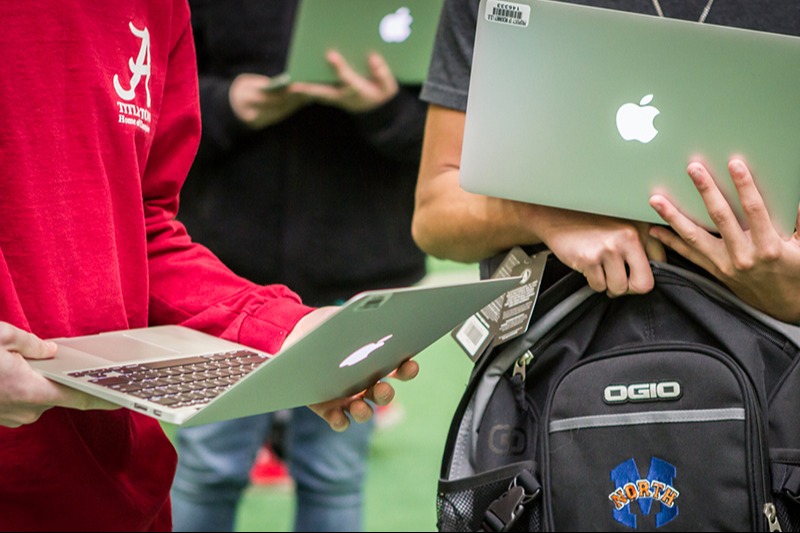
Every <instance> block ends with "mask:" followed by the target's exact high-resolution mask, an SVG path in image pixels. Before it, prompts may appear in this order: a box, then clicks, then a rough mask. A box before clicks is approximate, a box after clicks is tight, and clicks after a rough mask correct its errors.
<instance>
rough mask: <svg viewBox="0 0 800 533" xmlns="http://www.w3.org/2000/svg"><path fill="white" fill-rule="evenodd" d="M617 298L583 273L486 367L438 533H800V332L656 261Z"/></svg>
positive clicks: (548, 295)
mask: <svg viewBox="0 0 800 533" xmlns="http://www.w3.org/2000/svg"><path fill="white" fill-rule="evenodd" d="M652 266H653V271H654V275H655V280H656V285H655V289H654V290H653V291H652V292H650V293H648V294H646V295H641V296H624V297H620V298H614V299H611V298H608V297H607V296H606V295H605V294H602V293H596V292H594V291H592V290H591V289H590V288H589V287H588V286H587V285H586V282H585V279H584V278H583V277H582V276H580V275H579V274H577V273H572V274H570V275H567V276H566V277H564V278H563V279H561V280H560V281H558V282H557V283H556V284H555V285H553V286H551V287H550V288H548V289H547V290H545V291H544V292H543V293H542V294H541V295H540V296H539V302H538V303H537V305H536V309H535V310H534V315H533V317H532V319H531V324H530V327H529V328H528V330H527V331H526V332H525V333H524V334H523V335H522V336H520V337H517V338H516V339H514V340H512V341H510V342H508V343H506V344H504V345H501V346H499V347H498V348H496V349H494V350H492V351H490V352H488V353H487V354H485V355H484V356H483V357H482V358H481V359H480V360H478V361H477V363H476V366H475V368H474V370H473V371H472V374H471V377H470V380H469V383H468V385H467V389H466V391H465V393H464V396H463V398H462V399H461V402H460V404H459V406H458V408H457V411H456V413H455V415H454V418H453V421H452V424H451V427H450V433H449V436H448V439H447V442H446V446H445V451H444V457H443V461H442V471H441V479H440V481H439V493H438V497H437V513H438V523H437V526H438V529H439V530H440V531H480V530H483V531H591V530H596V531H633V530H656V529H657V530H659V531H726V530H738V531H766V530H769V531H777V530H778V528H779V527H781V528H783V531H797V530H798V528H799V527H800V357H798V352H800V348H799V347H800V328H798V327H794V326H790V325H788V324H785V323H783V322H779V321H776V320H774V319H771V318H769V317H767V316H766V315H764V314H763V313H760V312H758V311H757V310H755V309H752V308H751V307H749V306H747V305H745V304H743V303H742V302H741V301H740V300H739V299H737V298H736V297H734V296H733V295H731V294H730V293H729V292H728V291H727V290H726V289H724V288H722V287H721V286H720V285H718V284H717V283H715V282H713V281H712V280H710V279H708V278H706V277H704V276H701V275H698V274H696V273H693V272H690V271H688V270H685V269H682V268H679V267H676V266H673V265H667V264H663V263H653V264H652Z"/></svg>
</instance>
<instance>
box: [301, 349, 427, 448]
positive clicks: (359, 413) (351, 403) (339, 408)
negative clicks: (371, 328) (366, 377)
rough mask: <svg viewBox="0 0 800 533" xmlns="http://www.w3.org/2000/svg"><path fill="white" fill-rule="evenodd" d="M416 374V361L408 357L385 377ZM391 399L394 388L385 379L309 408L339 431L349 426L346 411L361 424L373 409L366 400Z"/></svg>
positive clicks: (403, 378) (405, 377)
mask: <svg viewBox="0 0 800 533" xmlns="http://www.w3.org/2000/svg"><path fill="white" fill-rule="evenodd" d="M417 374H419V365H418V364H417V362H416V361H413V360H411V359H409V360H407V361H405V362H404V363H403V364H402V365H400V367H399V368H397V369H396V370H394V371H393V372H392V373H391V374H389V375H388V376H386V377H387V378H395V379H398V380H400V381H409V380H411V379H414V378H415V377H417ZM393 399H394V388H393V387H392V386H391V385H389V384H388V383H386V382H385V381H378V382H377V383H376V384H374V385H372V386H371V387H370V388H368V389H367V390H365V391H362V392H360V393H359V394H356V395H353V396H349V397H347V398H338V399H335V400H331V401H328V402H323V403H318V404H314V405H310V406H309V408H310V409H311V410H312V411H314V412H315V413H316V414H317V415H319V416H320V417H322V418H323V419H324V420H325V421H326V422H327V423H328V425H329V426H330V427H331V429H332V430H334V431H337V432H341V431H345V430H346V429H347V428H348V427H350V419H349V418H348V417H347V413H350V416H352V417H353V420H355V422H356V423H358V424H362V423H364V422H366V421H367V420H369V419H370V418H372V415H373V414H374V410H373V408H372V406H371V405H370V404H369V403H368V402H367V400H369V401H370V402H372V403H374V404H375V405H387V404H389V403H391V401H392V400H393Z"/></svg>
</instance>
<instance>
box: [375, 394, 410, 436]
mask: <svg viewBox="0 0 800 533" xmlns="http://www.w3.org/2000/svg"><path fill="white" fill-rule="evenodd" d="M405 416H406V412H405V409H403V406H402V405H400V404H399V403H397V402H396V401H395V402H392V403H390V404H387V405H378V406H376V409H375V427H376V429H378V430H386V429H389V428H392V427H394V426H396V425H397V424H399V423H400V422H402V421H403V419H404V418H405Z"/></svg>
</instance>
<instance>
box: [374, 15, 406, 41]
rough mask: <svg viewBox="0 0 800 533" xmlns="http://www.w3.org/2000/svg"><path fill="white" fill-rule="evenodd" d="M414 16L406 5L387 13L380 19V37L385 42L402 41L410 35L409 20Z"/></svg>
mask: <svg viewBox="0 0 800 533" xmlns="http://www.w3.org/2000/svg"><path fill="white" fill-rule="evenodd" d="M413 20H414V18H413V17H412V16H411V11H410V10H409V9H408V8H407V7H401V8H400V9H398V10H397V11H395V12H394V13H389V14H388V15H386V16H385V17H383V19H382V20H381V24H380V27H379V28H378V30H379V31H380V34H381V39H383V40H384V41H385V42H387V43H402V42H403V41H405V40H406V39H408V36H409V35H411V22H412V21H413Z"/></svg>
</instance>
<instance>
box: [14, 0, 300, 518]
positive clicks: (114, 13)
mask: <svg viewBox="0 0 800 533" xmlns="http://www.w3.org/2000/svg"><path fill="white" fill-rule="evenodd" d="M2 21H3V29H2V31H0V57H2V58H3V74H2V76H0V123H2V126H3V127H2V128H0V321H5V322H9V323H11V324H14V325H16V326H18V327H20V328H23V329H26V330H29V331H32V332H33V333H35V334H37V335H39V336H40V337H43V338H48V337H55V336H71V335H79V334H86V333H94V332H100V331H105V330H111V329H119V328H133V327H141V326H145V325H148V324H151V325H155V324H168V323H170V324H171V323H180V324H184V325H186V326H189V327H193V328H195V329H200V330H204V331H207V332H210V333H213V334H216V335H220V336H222V337H225V338H228V339H232V340H236V341H239V342H242V343H245V344H249V345H252V346H254V347H257V348H260V349H263V350H265V351H268V352H275V351H276V350H277V349H278V348H279V347H280V345H281V343H282V342H283V340H284V338H285V336H286V334H287V332H288V331H290V330H291V328H292V327H293V326H294V324H295V323H296V322H297V321H298V320H299V319H300V318H301V317H302V316H304V315H305V314H306V313H308V312H309V308H307V307H305V306H303V305H302V304H301V303H300V301H299V298H297V296H296V295H295V294H294V293H292V292H290V291H289V290H288V289H287V288H285V287H283V286H279V285H273V286H267V287H261V286H256V285H253V284H251V283H249V282H246V281H245V280H243V279H241V278H238V277H236V276H234V275H233V274H232V273H231V272H230V271H229V270H228V269H226V268H225V267H223V266H222V265H221V264H220V263H219V261H217V259H216V258H215V257H214V256H213V255H212V254H211V253H210V252H209V251H208V250H207V249H205V248H203V247H201V246H199V245H197V244H194V243H192V242H191V241H190V239H189V237H188V236H187V235H186V232H185V230H184V228H183V226H182V225H181V224H179V223H178V222H176V221H175V219H174V217H175V214H176V211H177V209H178V191H179V189H180V187H181V185H182V183H183V180H184V178H185V176H186V174H187V171H188V169H189V167H190V164H191V162H192V159H193V157H194V155H195V151H196V149H197V144H198V140H199V134H200V131H199V129H200V126H199V125H200V121H199V104H198V89H197V72H196V67H195V52H194V48H193V40H192V35H191V29H190V28H191V27H190V21H189V12H188V7H187V5H186V1H185V0H131V1H126V2H119V1H115V2H96V1H78V0H26V1H24V2H19V1H16V2H7V3H5V4H4V6H3V15H2ZM175 460H176V455H175V451H174V450H173V448H172V446H171V444H170V443H169V441H168V440H167V439H166V437H165V436H164V433H163V432H162V430H161V427H160V425H159V424H158V423H157V422H156V421H154V420H152V419H150V418H146V417H143V416H140V415H137V414H135V413H132V412H131V411H128V410H125V409H121V410H117V411H95V412H80V411H75V410H69V409H60V408H56V409H51V410H49V411H47V412H46V413H45V414H44V415H43V416H42V417H41V418H40V420H39V421H38V422H36V423H34V424H31V425H29V426H24V427H21V428H17V429H7V428H2V429H0V529H5V530H39V531H44V530H51V531H52V530H64V529H68V530H100V531H115V530H123V531H133V530H148V529H154V530H165V529H169V528H170V527H171V520H170V510H169V499H168V494H169V489H170V485H171V483H172V477H173V473H174V468H175Z"/></svg>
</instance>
